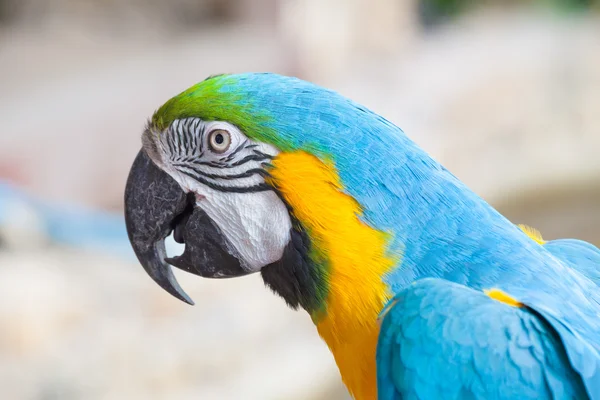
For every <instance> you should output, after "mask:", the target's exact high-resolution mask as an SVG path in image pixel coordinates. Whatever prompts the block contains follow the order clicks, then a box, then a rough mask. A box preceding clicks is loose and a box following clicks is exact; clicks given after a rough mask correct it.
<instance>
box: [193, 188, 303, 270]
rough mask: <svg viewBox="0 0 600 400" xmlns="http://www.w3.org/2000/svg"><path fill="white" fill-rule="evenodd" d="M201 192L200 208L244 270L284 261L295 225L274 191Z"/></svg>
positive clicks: (207, 190)
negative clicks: (239, 260)
mask: <svg viewBox="0 0 600 400" xmlns="http://www.w3.org/2000/svg"><path fill="white" fill-rule="evenodd" d="M198 190H199V191H200V192H204V193H205V194H204V193H202V194H203V195H204V196H205V198H204V199H201V200H200V201H198V202H197V203H196V204H197V206H198V207H200V208H202V209H203V210H204V211H205V212H206V214H208V216H209V217H210V219H211V220H213V222H215V224H216V225H217V226H218V227H219V228H220V230H221V232H222V233H223V235H225V237H226V238H227V240H228V241H229V243H230V244H231V245H232V246H233V247H234V249H235V250H236V251H237V253H238V254H237V256H238V257H240V259H241V261H242V263H243V264H245V265H244V267H246V266H247V267H248V268H249V269H250V270H252V271H254V272H256V271H259V270H260V269H261V268H262V267H264V266H265V265H268V264H271V263H273V262H275V261H277V260H279V259H281V257H282V256H283V251H284V249H285V247H286V245H287V244H288V242H289V241H290V229H291V227H292V226H291V221H290V216H289V213H288V210H287V208H286V207H285V205H284V204H283V202H282V201H281V199H280V198H279V197H278V196H277V194H275V192H273V191H264V192H254V193H223V192H217V191H215V190H213V189H209V188H203V189H198Z"/></svg>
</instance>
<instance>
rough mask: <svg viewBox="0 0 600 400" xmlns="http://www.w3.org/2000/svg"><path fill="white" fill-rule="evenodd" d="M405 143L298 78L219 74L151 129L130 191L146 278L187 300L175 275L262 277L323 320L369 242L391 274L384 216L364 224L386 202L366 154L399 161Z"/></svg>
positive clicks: (131, 228)
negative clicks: (169, 245)
mask: <svg viewBox="0 0 600 400" xmlns="http://www.w3.org/2000/svg"><path fill="white" fill-rule="evenodd" d="M400 133H401V131H400V130H399V129H398V128H396V127H395V126H394V125H393V124H391V123H389V122H388V121H386V120H385V119H383V118H381V117H379V116H378V115H376V114H374V113H372V112H370V111H369V110H367V109H365V108H364V107H362V106H360V105H358V104H355V103H353V102H352V101H350V100H348V99H346V98H344V97H342V96H341V95H339V94H337V93H335V92H333V91H330V90H327V89H323V88H321V87H318V86H316V85H313V84H310V83H308V82H305V81H302V80H299V79H296V78H291V77H285V76H280V75H276V74H267V73H250V74H240V75H217V76H213V77H210V78H208V79H206V80H205V81H203V82H200V83H199V84H197V85H195V86H193V87H191V88H189V89H188V90H186V91H184V92H183V93H181V94H179V95H177V96H175V97H173V98H172V99H170V100H169V101H167V102H166V103H165V104H164V105H163V106H162V107H160V108H159V109H158V110H157V111H156V112H155V114H154V115H153V117H152V118H151V120H150V121H149V122H148V124H147V127H146V129H145V131H144V132H143V135H142V149H141V150H140V152H139V154H138V156H137V158H136V159H135V161H134V163H133V166H132V169H131V171H130V175H129V178H128V181H127V186H126V191H125V217H126V225H127V231H128V235H129V239H130V242H131V245H132V247H133V249H134V251H135V253H136V255H137V257H138V259H139V261H140V263H141V264H142V266H143V267H144V269H145V270H146V272H147V273H148V274H149V275H150V277H151V278H152V279H153V280H154V281H156V283H158V284H159V285H160V286H161V287H162V288H163V289H165V290H166V291H167V292H169V293H170V294H172V295H173V296H175V297H177V298H178V299H180V300H183V301H185V302H187V303H190V304H193V302H192V300H191V299H190V298H189V296H188V295H187V294H186V293H185V292H184V291H183V290H182V289H181V287H180V286H179V284H178V283H177V281H176V279H175V277H174V275H173V272H172V270H171V267H172V266H174V267H177V268H180V269H183V270H185V271H187V272H190V273H193V274H197V275H199V276H202V277H206V278H231V277H239V276H243V275H247V274H251V273H254V272H259V271H260V272H261V274H262V276H263V278H264V281H265V283H266V284H267V286H269V287H271V289H273V290H274V291H275V292H277V293H278V294H279V295H281V296H282V297H283V298H284V299H285V300H286V301H287V303H288V304H289V305H290V306H292V307H294V308H296V307H298V306H301V307H303V308H305V309H306V310H308V311H309V312H310V313H314V312H315V311H317V310H318V309H321V308H322V306H323V301H324V298H325V297H326V296H327V292H328V286H329V282H330V280H329V278H328V277H329V275H331V267H332V264H335V262H340V260H343V259H344V258H346V259H351V258H353V259H354V260H353V261H352V262H360V260H361V259H362V258H361V257H363V258H364V253H365V250H364V248H365V247H368V246H369V245H370V244H373V246H372V248H373V249H374V250H372V251H373V252H375V253H373V254H370V253H369V251H367V252H366V253H367V256H369V257H371V259H375V260H376V261H377V262H378V263H379V264H384V265H383V266H381V267H380V269H382V270H383V269H389V267H390V266H391V264H392V261H391V260H389V259H388V258H386V256H385V254H384V253H385V250H386V247H387V244H388V237H387V236H386V234H384V233H383V232H382V231H380V230H379V228H377V227H374V225H377V224H379V222H382V221H384V219H380V221H379V222H378V221H377V219H378V217H377V214H376V213H370V215H366V214H365V215H362V214H363V212H365V211H366V212H367V213H368V208H369V206H374V207H373V208H374V209H378V210H379V209H381V207H380V206H381V205H383V204H384V203H386V201H385V199H380V198H378V197H377V195H375V194H374V188H373V187H371V188H369V185H374V184H375V185H376V184H377V183H376V180H374V179H371V178H370V176H373V175H378V174H380V173H381V172H380V170H381V168H382V166H383V163H382V162H380V161H378V160H379V158H378V157H372V158H371V159H370V160H368V161H366V158H365V157H366V154H371V153H373V152H376V153H378V154H379V156H380V157H385V155H386V154H388V155H389V154H392V153H391V152H390V149H389V147H390V146H389V144H390V143H391V142H398V141H399V140H402V137H403V136H402V135H400ZM365 134H369V135H372V136H374V137H375V139H374V140H364V138H363V135H365ZM369 182H370V183H369ZM363 191H366V192H364V193H363ZM369 192H371V193H370V194H369ZM365 193H366V194H367V196H366V197H365V196H364V194H365ZM361 197H362V198H361ZM358 198H361V199H360V200H361V201H360V203H362V204H360V203H359V201H358ZM368 203H371V204H368ZM367 219H368V221H367ZM370 225H373V226H370ZM171 233H172V234H173V237H174V239H175V240H176V241H177V242H179V243H184V244H185V249H184V251H183V253H182V254H181V255H179V256H175V257H167V255H166V251H165V238H166V237H168V236H169V235H170V234H171ZM350 233H351V234H352V237H351V238H346V237H345V236H348V235H349V234H350ZM338 242H340V243H343V245H344V248H339V247H340V246H341V244H340V243H338ZM369 248H370V247H369ZM354 253H356V254H354ZM358 253H360V257H359V255H358ZM334 257H335V260H333V258H334ZM336 260H337V261H336ZM382 260H383V261H382ZM380 277H381V276H379V278H380Z"/></svg>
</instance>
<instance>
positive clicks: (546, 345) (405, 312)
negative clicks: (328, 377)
mask: <svg viewBox="0 0 600 400" xmlns="http://www.w3.org/2000/svg"><path fill="white" fill-rule="evenodd" d="M492 297H493V298H492ZM380 320H382V326H381V331H380V335H379V341H378V347H377V386H378V397H379V399H385V400H391V399H404V398H410V399H516V398H518V399H545V398H547V399H559V398H560V399H592V400H600V357H598V353H597V352H596V350H595V349H594V348H592V347H591V346H590V345H589V344H587V343H586V342H585V341H584V340H583V339H581V338H580V337H578V336H577V334H576V333H575V332H573V331H571V330H570V329H569V327H568V326H566V325H565V324H564V323H562V322H560V321H558V320H557V319H555V318H554V317H553V316H552V315H551V314H550V313H547V312H546V311H543V310H542V311H538V310H537V309H534V308H531V307H530V306H529V305H528V304H521V303H518V302H516V301H515V300H514V299H512V298H510V297H509V296H507V295H505V294H504V293H502V292H500V291H497V292H496V293H495V295H493V294H492V293H491V291H490V292H488V294H485V293H483V292H480V291H476V290H474V289H471V288H468V287H466V286H462V285H458V284H455V283H452V282H449V281H446V280H442V279H433V278H428V279H421V280H418V281H416V282H415V283H413V284H412V285H410V286H409V287H407V288H406V289H405V290H403V291H402V292H400V293H399V294H397V295H396V296H395V297H394V298H393V299H392V300H391V301H390V302H389V303H388V305H387V306H386V307H385V308H384V310H383V311H382V313H381V316H380Z"/></svg>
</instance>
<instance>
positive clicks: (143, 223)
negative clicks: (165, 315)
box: [125, 150, 249, 305]
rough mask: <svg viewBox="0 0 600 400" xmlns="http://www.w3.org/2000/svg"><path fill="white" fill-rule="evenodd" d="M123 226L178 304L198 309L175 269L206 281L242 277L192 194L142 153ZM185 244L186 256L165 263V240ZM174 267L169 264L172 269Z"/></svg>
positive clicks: (129, 189)
mask: <svg viewBox="0 0 600 400" xmlns="http://www.w3.org/2000/svg"><path fill="white" fill-rule="evenodd" d="M125 224H126V227H127V234H128V236H129V241H130V242H131V246H132V247H133V250H134V252H135V254H136V256H137V258H138V260H139V261H140V263H141V264H142V266H143V267H144V269H145V270H146V272H147V273H148V275H150V277H151V278H152V279H153V280H154V281H155V282H156V283H158V284H159V285H160V286H161V287H162V288H163V289H165V290H166V291H167V292H169V293H170V294H172V295H173V296H175V297H177V298H178V299H180V300H182V301H184V302H186V303H188V304H192V305H193V304H194V302H193V301H192V299H191V298H190V297H189V296H188V295H187V294H186V293H185V292H184V291H183V289H182V288H181V286H179V283H178V282H177V280H176V279H175V276H174V275H173V271H172V269H171V265H173V266H176V267H178V268H180V269H183V270H185V271H188V272H191V273H193V274H196V275H200V276H203V277H207V278H226V277H235V276H242V275H246V274H248V273H249V271H247V270H245V269H244V268H242V266H241V263H240V261H239V259H238V257H236V256H235V252H233V251H231V249H230V246H229V245H228V243H227V241H226V240H225V237H224V236H223V235H222V233H221V232H220V230H219V229H218V227H217V226H216V225H215V224H214V222H213V221H212V220H211V219H210V218H209V217H208V215H207V214H206V213H205V212H204V211H203V210H202V209H200V208H199V207H197V206H196V202H195V197H194V195H193V194H186V193H185V192H184V191H183V190H182V189H181V187H180V186H179V184H178V183H177V182H176V181H175V180H174V179H173V178H171V177H170V176H169V175H168V174H167V173H166V172H164V171H162V170H161V169H160V168H158V167H157V166H156V165H155V164H154V162H153V161H152V160H151V159H150V158H149V157H148V156H147V155H146V153H145V152H144V151H143V150H141V151H140V152H139V153H138V155H137V157H136V159H135V161H134V162H133V166H132V167H131V171H130V172H129V177H128V179H127V186H126V188H125ZM173 230H175V235H174V236H175V239H176V240H177V241H178V242H183V243H185V250H184V252H183V254H182V255H180V256H177V257H173V258H167V254H166V250H165V238H166V237H167V236H169V235H170V234H171V232H173ZM169 264H170V265H169Z"/></svg>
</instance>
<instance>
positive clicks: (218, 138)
mask: <svg viewBox="0 0 600 400" xmlns="http://www.w3.org/2000/svg"><path fill="white" fill-rule="evenodd" d="M224 141H225V138H224V137H223V135H222V134H221V133H217V134H216V135H215V143H217V144H223V142H224Z"/></svg>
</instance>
